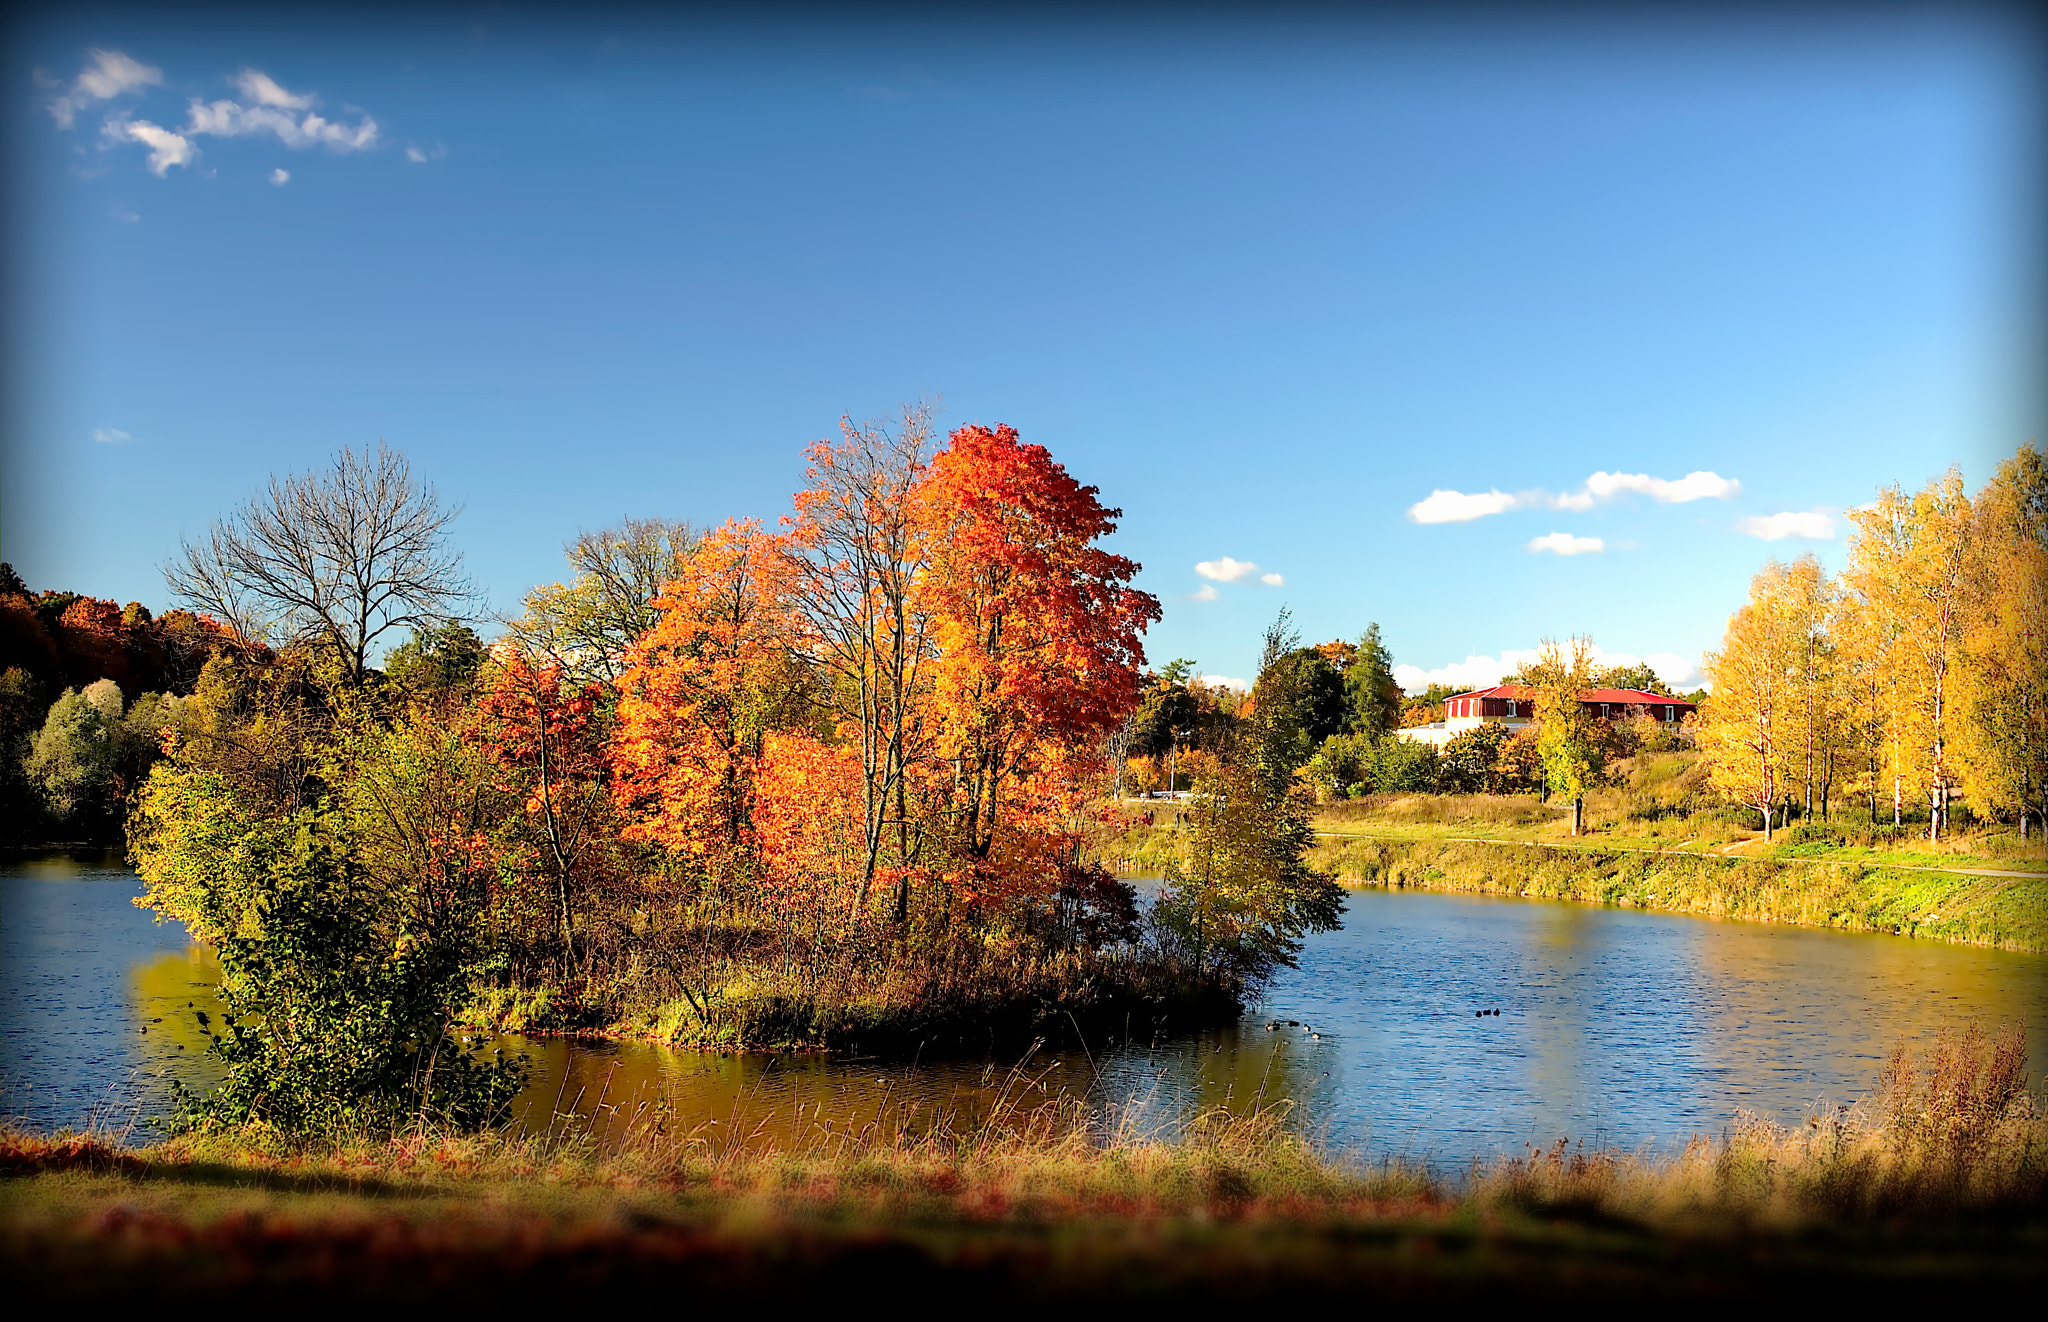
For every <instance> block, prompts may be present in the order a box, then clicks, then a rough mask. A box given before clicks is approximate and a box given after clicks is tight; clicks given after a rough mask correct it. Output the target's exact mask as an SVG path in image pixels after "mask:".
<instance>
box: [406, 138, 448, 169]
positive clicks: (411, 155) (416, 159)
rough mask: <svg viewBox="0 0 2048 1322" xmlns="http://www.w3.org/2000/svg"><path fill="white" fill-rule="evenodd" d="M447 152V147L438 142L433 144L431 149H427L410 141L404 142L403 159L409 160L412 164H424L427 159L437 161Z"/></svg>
mask: <svg viewBox="0 0 2048 1322" xmlns="http://www.w3.org/2000/svg"><path fill="white" fill-rule="evenodd" d="M447 154H448V148H447V147H445V146H443V145H442V144H441V143H438V142H437V143H435V144H434V148H433V150H432V151H428V150H427V149H425V148H423V147H419V146H416V145H414V144H413V143H410V142H408V143H407V144H405V159H407V160H408V161H411V162H412V163H413V164H414V165H425V164H426V163H427V162H428V161H438V160H440V159H441V158H442V157H443V156H446V155H447Z"/></svg>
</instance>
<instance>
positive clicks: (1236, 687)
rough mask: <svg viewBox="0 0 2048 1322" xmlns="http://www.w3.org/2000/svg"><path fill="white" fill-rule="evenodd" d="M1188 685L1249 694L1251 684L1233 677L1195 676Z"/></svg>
mask: <svg viewBox="0 0 2048 1322" xmlns="http://www.w3.org/2000/svg"><path fill="white" fill-rule="evenodd" d="M1188 683H1190V684H1206V685H1208V686H1209V687H1210V688H1212V689H1229V690H1230V691H1231V692H1233V693H1249V692H1250V691H1251V687H1252V686H1251V684H1250V683H1248V682H1247V681H1245V680H1242V679H1238V678H1236V677H1235V676H1233V675H1197V676H1195V677H1194V678H1193V679H1191V680H1189V681H1188Z"/></svg>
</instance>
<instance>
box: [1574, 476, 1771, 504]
mask: <svg viewBox="0 0 2048 1322" xmlns="http://www.w3.org/2000/svg"><path fill="white" fill-rule="evenodd" d="M1586 491H1587V493H1589V494H1591V495H1593V496H1595V497H1597V498H1598V499H1601V500H1611V499H1613V498H1614V497H1615V496H1618V495H1620V494H1621V493H1622V492H1624V491H1633V492H1636V493H1638V494H1640V495H1645V496H1648V497H1649V498H1650V499H1652V500H1654V501H1656V502H1657V503H1658V504H1660V505H1683V504H1685V503H1686V502H1688V501H1694V500H1727V499H1728V498H1729V497H1731V496H1738V495H1741V494H1742V483H1740V482H1737V481H1736V480H1735V479H1734V478H1732V477H1722V476H1721V475H1720V474H1719V473H1709V472H1705V471H1699V472H1693V473H1687V474H1686V475H1685V476H1684V477H1681V478H1679V479H1678V480H1677V481H1676V482H1672V481H1668V480H1666V479H1665V478H1661V477H1651V476H1650V475H1649V474H1648V473H1604V472H1603V473H1595V474H1593V476H1591V477H1589V478H1587V479H1586ZM1561 499H1563V498H1561ZM1560 508H1576V507H1564V506H1561V507H1560Z"/></svg>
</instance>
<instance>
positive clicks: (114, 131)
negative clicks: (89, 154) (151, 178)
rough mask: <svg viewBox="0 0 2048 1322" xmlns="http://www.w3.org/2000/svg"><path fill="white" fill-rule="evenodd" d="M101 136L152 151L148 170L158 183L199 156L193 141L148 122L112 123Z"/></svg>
mask: <svg viewBox="0 0 2048 1322" xmlns="http://www.w3.org/2000/svg"><path fill="white" fill-rule="evenodd" d="M100 132H102V133H103V134H105V135H106V136H107V137H109V138H111V139H113V140H114V141H115V142H139V143H141V144H142V145H143V146H145V147H147V148H149V168H150V169H151V170H152V171H153V172H154V173H155V174H156V176H157V177H158V178H159V179H161V178H163V177H164V176H165V175H167V174H169V173H170V169H171V167H172V166H174V165H190V164H191V163H192V158H193V157H194V156H197V155H198V154H199V149H198V148H196V147H194V146H193V145H192V141H191V139H189V138H187V137H185V136H183V135H182V134H178V133H173V132H171V131H170V130H169V129H167V128H160V127H158V126H157V125H155V124H152V123H150V122H149V121H148V120H146V119H110V120H108V121H107V123H106V127H104V128H103V129H101V130H100Z"/></svg>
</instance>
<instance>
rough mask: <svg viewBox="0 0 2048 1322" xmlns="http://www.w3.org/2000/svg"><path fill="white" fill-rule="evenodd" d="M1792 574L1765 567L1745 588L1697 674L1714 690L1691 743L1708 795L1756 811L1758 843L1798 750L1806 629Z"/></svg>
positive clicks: (1770, 824) (1774, 565)
mask: <svg viewBox="0 0 2048 1322" xmlns="http://www.w3.org/2000/svg"><path fill="white" fill-rule="evenodd" d="M1800 606H1801V603H1800V597H1799V589H1798V587H1797V583H1796V579H1795V575H1794V572H1793V570H1792V569H1791V568H1790V567H1788V566H1786V565H1782V564H1780V563H1778V562H1777V561H1776V560H1772V561H1770V562H1768V563H1767V564H1765V566H1764V567H1763V568H1762V569H1761V570H1759V571H1757V574H1756V576H1755V577H1754V578H1752V579H1751V580H1750V584H1749V600H1748V601H1747V602H1745V603H1744V604H1743V605H1742V607H1741V608H1740V609H1739V610H1737V611H1736V612H1735V614H1734V615H1733V616H1732V617H1730V619H1729V621H1728V629H1727V632H1726V633H1724V634H1723V635H1722V639H1721V647H1720V650H1718V651H1714V652H1708V653H1707V654H1706V655H1705V657H1704V658H1703V659H1702V660H1701V663H1700V669H1701V672H1702V673H1703V674H1705V675H1706V677H1707V679H1708V680H1709V681H1710V682H1711V683H1712V684H1713V688H1714V693H1713V697H1712V699H1711V700H1709V701H1708V702H1707V704H1706V705H1705V706H1704V707H1702V708H1701V709H1700V713H1699V719H1698V725H1697V727H1696V729H1697V735H1698V739H1699V745H1700V751H1701V752H1702V753H1703V754H1704V755H1705V757H1706V761H1707V767H1708V776H1709V779H1710V780H1711V781H1712V783H1713V785H1714V787H1715V788H1716V789H1718V790H1720V791H1721V792H1722V793H1724V794H1727V795H1728V796H1729V797H1731V798H1733V799H1734V800H1735V801H1736V802H1738V803H1743V804H1747V805H1748V806H1750V807H1752V808H1754V809H1756V811H1757V813H1758V815H1759V816H1760V817H1761V818H1762V819H1763V829H1764V839H1766V840H1769V839H1770V838H1771V835H1772V832H1773V830H1774V829H1775V824H1776V823H1775V818H1776V813H1777V807H1778V794H1779V791H1780V790H1781V789H1782V788H1783V784H1784V779H1785V771H1786V763H1787V759H1788V756H1789V755H1790V752H1791V750H1792V749H1794V748H1796V747H1797V740H1798V732H1799V712H1800V700H1799V689H1800V683H1799V676H1800V673H1801V666H1802V662H1803V656H1804V645H1805V637H1806V634H1805V629H1804V625H1803V618H1804V617H1803V615H1802V613H1801V609H1800Z"/></svg>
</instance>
